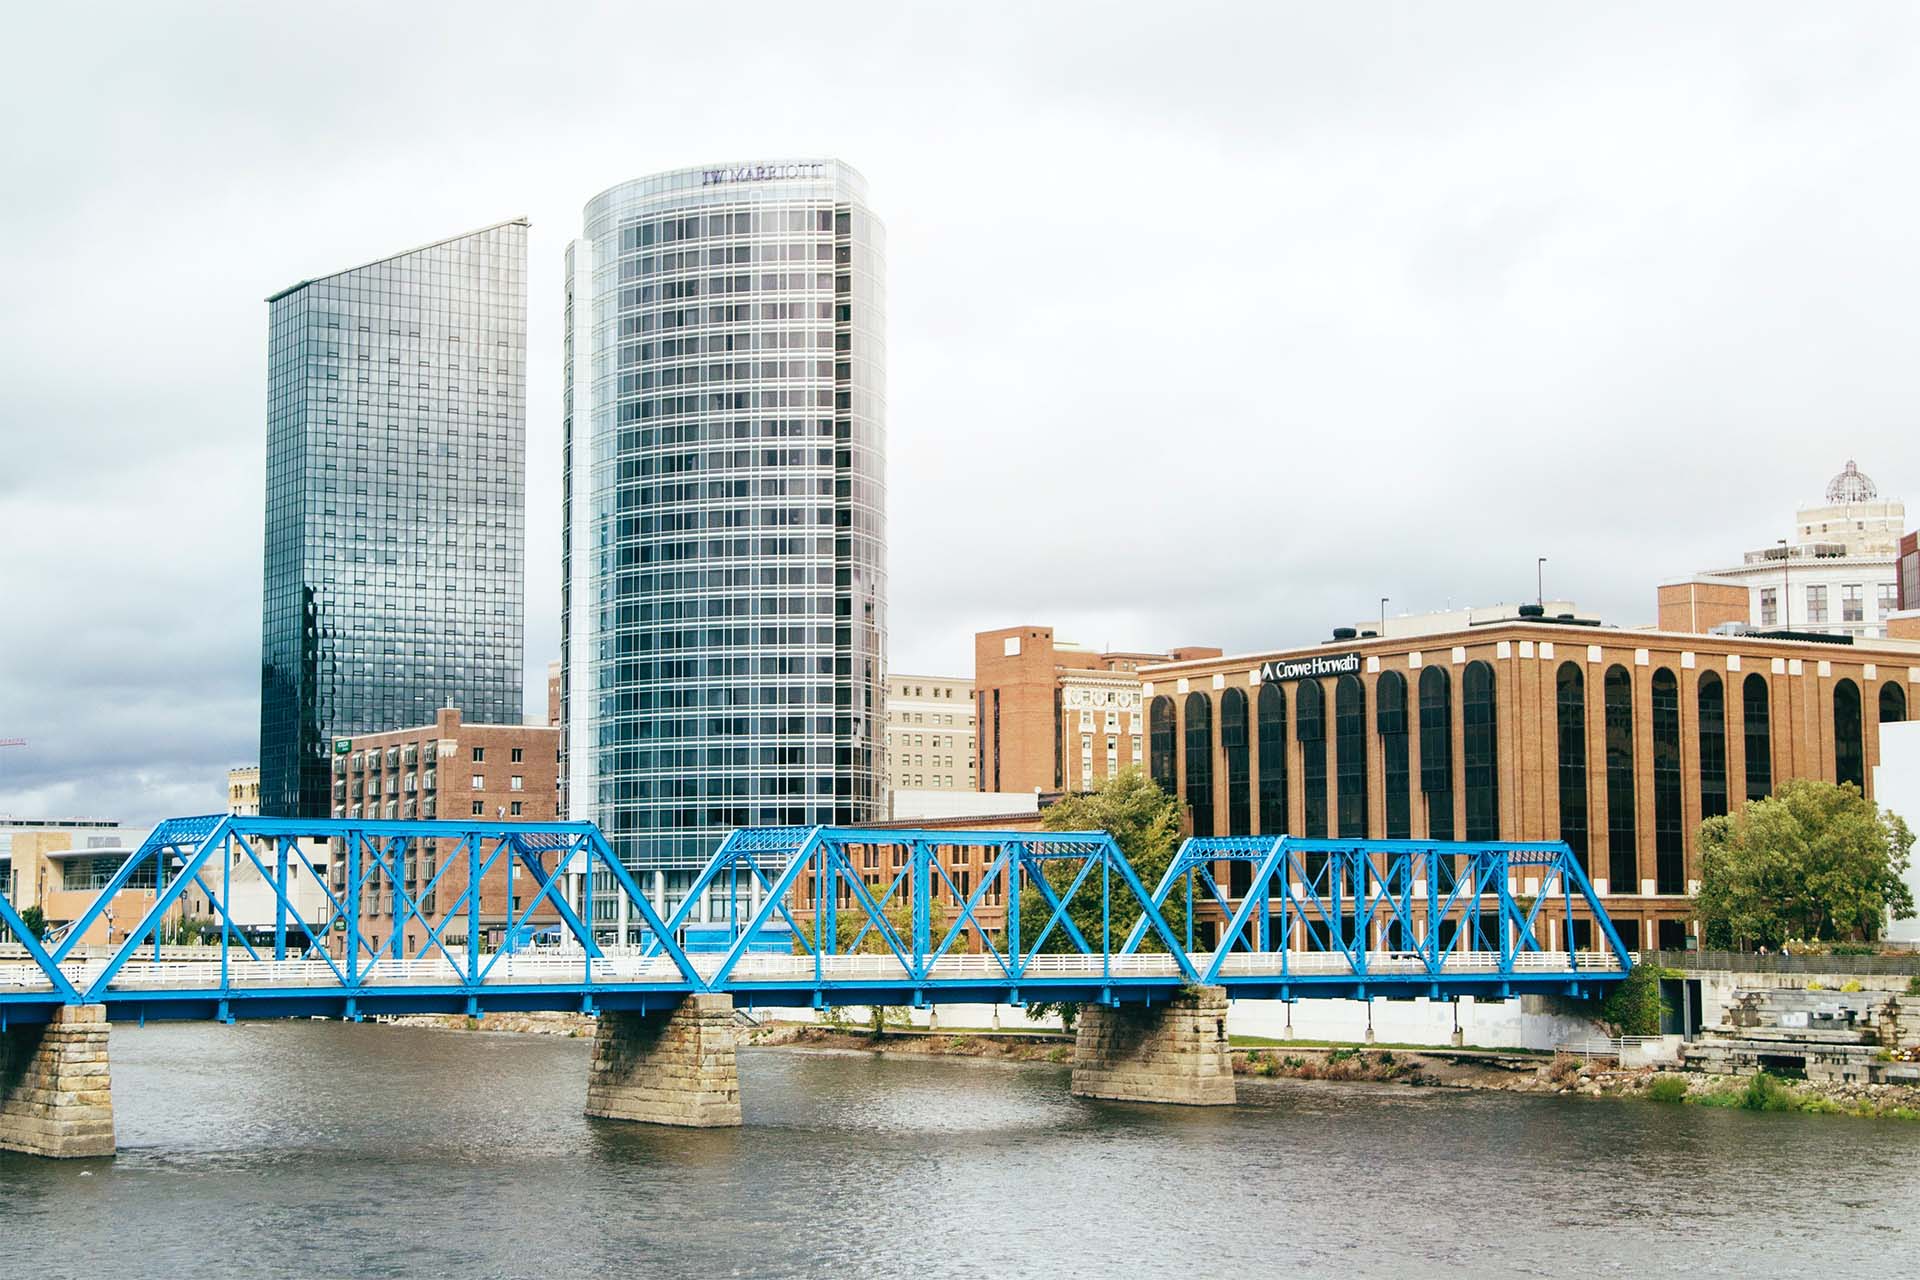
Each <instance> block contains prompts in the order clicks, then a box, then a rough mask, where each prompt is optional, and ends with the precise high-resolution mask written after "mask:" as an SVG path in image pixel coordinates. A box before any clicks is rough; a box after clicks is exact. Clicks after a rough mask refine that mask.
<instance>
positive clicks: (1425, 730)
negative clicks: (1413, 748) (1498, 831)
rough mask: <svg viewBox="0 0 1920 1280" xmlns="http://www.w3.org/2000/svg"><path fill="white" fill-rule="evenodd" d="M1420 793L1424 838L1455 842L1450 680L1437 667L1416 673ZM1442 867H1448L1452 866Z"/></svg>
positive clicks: (1451, 688) (1445, 864) (1451, 686)
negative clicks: (1423, 805) (1423, 802)
mask: <svg viewBox="0 0 1920 1280" xmlns="http://www.w3.org/2000/svg"><path fill="white" fill-rule="evenodd" d="M1420 794H1421V795H1422V796H1423V797H1425V799H1426V805H1427V835H1428V836H1429V837H1430V838H1431V839H1434V840H1452V839H1455V838H1456V831H1457V828H1456V827H1455V825H1454V811H1453V681H1452V679H1451V678H1450V677H1449V676H1448V675H1447V673H1446V672H1445V671H1444V670H1442V669H1441V668H1439V667H1428V668H1427V669H1426V670H1424V671H1422V672H1421V673H1420ZM1442 865H1443V866H1447V867H1449V868H1450V867H1451V865H1452V864H1451V863H1450V862H1449V863H1443V864H1442ZM1450 883H1451V882H1449V884H1450Z"/></svg>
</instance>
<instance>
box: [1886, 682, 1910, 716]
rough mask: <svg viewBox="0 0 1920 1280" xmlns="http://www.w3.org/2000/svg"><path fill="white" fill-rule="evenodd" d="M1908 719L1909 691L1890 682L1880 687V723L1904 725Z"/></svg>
mask: <svg viewBox="0 0 1920 1280" xmlns="http://www.w3.org/2000/svg"><path fill="white" fill-rule="evenodd" d="M1906 718H1907V691H1906V690H1905V689H1902V688H1901V687H1900V686H1899V685H1897V684H1895V683H1894V682H1893V681H1891V680H1889V681H1887V682H1886V683H1885V684H1883V685H1881V686H1880V723H1881V724H1902V723H1905V721H1906Z"/></svg>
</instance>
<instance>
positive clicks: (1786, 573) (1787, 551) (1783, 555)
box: [1774, 538, 1793, 631]
mask: <svg viewBox="0 0 1920 1280" xmlns="http://www.w3.org/2000/svg"><path fill="white" fill-rule="evenodd" d="M1774 541H1775V542H1777V543H1779V544H1780V603H1781V604H1782V605H1783V606H1784V607H1785V608H1786V611H1787V612H1786V624H1785V625H1784V626H1782V627H1781V630H1782V631H1791V630H1793V582H1792V580H1791V570H1792V568H1793V548H1792V547H1790V546H1788V545H1787V540H1786V539H1785V538H1775V539H1774Z"/></svg>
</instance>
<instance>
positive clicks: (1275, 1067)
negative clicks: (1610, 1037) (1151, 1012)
mask: <svg viewBox="0 0 1920 1280" xmlns="http://www.w3.org/2000/svg"><path fill="white" fill-rule="evenodd" d="M390 1023H391V1024H392V1025H396V1026H415V1027H432V1028H436V1029H439V1030H446V1031H489V1032H498V1033H503V1034H517V1035H542V1036H562V1037H567V1038H572V1039H578V1038H581V1037H586V1036H591V1035H592V1034H593V1029H594V1020H593V1019H592V1018H591V1017H589V1016H587V1015H585V1014H578V1013H517V1014H491V1015H489V1016H488V1017H487V1018H486V1019H485V1020H484V1021H479V1020H475V1019H472V1018H465V1017H460V1016H457V1015H446V1016H441V1015H426V1014H422V1015H416V1016H408V1017H401V1018H394V1019H391V1020H390ZM740 1043H741V1046H742V1047H743V1048H751V1049H776V1050H788V1051H791V1052H800V1053H806V1052H816V1053H825V1052H831V1053H868V1054H876V1055H882V1056H887V1057H898V1058H966V1059H972V1060H976V1061H981V1062H999V1063H1009V1064H1023V1063H1036V1064H1050V1065H1055V1066H1065V1065H1067V1064H1069V1063H1071V1062H1072V1061H1073V1037H1072V1036H1070V1035H1063V1034H1060V1033H1058V1032H1047V1031H984V1030H954V1031H938V1032H925V1031H916V1030H898V1029H896V1030H889V1031H888V1032H886V1033H885V1034H884V1035H880V1036H875V1035H873V1034H872V1033H871V1032H870V1031H868V1030H866V1029H865V1028H858V1027H833V1026H826V1025H822V1024H819V1023H805V1022H766V1023H762V1024H760V1025H758V1026H754V1027H744V1028H742V1031H741V1040H740ZM1232 1054H1233V1070H1234V1074H1235V1075H1236V1076H1242V1077H1246V1078H1249V1079H1256V1080H1327V1081H1334V1082H1354V1083H1373V1084H1399V1085H1405V1086H1407V1087H1409V1088H1428V1089H1474V1090H1481V1091H1490V1092H1499V1093H1526V1094H1560V1095H1568V1096H1578V1097H1588V1098H1640V1099H1645V1100H1648V1101H1653V1102H1661V1103H1668V1104H1677V1105H1688V1106H1700V1107H1720V1108H1738V1109H1742V1110H1748V1111H1801V1112H1808V1113H1812V1114H1820V1115H1849V1116H1862V1117H1870V1118H1881V1119H1899V1120H1920V1087H1915V1086H1912V1085H1889V1084H1817V1085H1816V1084H1808V1083H1806V1082H1804V1081H1794V1082H1788V1081H1784V1080H1779V1079H1777V1078H1775V1077H1773V1076H1723V1075H1707V1074H1702V1073H1699V1072H1688V1071H1662V1070H1658V1069H1651V1068H1643V1069H1637V1070H1622V1069H1620V1068H1619V1067H1616V1066H1613V1065H1612V1064H1611V1063H1607V1062H1605V1061H1604V1060H1602V1061H1597V1062H1589V1061H1585V1060H1583V1059H1581V1058H1577V1057H1573V1056H1570V1055H1568V1054H1549V1053H1538V1052H1532V1051H1527V1050H1515V1049H1443V1048H1422V1047H1418V1046H1406V1045H1393V1046H1380V1045H1372V1046H1369V1045H1335V1044H1301V1043H1283V1044H1241V1045H1236V1046H1234V1048H1233V1050H1232ZM1756 1081H1759V1082H1760V1083H1755V1082H1756Z"/></svg>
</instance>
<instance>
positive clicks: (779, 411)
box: [561, 160, 887, 906]
mask: <svg viewBox="0 0 1920 1280" xmlns="http://www.w3.org/2000/svg"><path fill="white" fill-rule="evenodd" d="M884 279H885V260H884V232H883V230H882V227H881V225H880V222H879V221H878V219H876V218H875V217H874V216H873V214H872V213H871V212H870V211H869V210H868V208H867V204H866V183H865V181H864V179H862V178H861V177H860V175H859V174H858V173H857V172H855V171H854V170H853V169H852V168H850V167H848V166H847V165H844V164H842V163H840V162H838V161H833V160H798V161H782V162H779V163H770V164H758V165H733V166H724V167H716V168H701V169H681V170H676V171H674V172H671V173H663V174H658V175H655V176H653V177H648V178H642V179H638V180H636V181H632V182H626V183H622V184H621V185H619V186H616V187H613V188H611V189H609V190H607V191H605V192H603V193H601V194H600V195H599V196H597V197H595V198H594V199H593V200H592V201H591V202H589V204H588V205H587V207H586V213H585V227H584V235H583V236H582V238H581V239H579V240H576V241H574V242H573V243H572V244H571V245H569V246H568V250H567V274H566V280H567V293H566V314H565V326H564V340H565V351H564V370H563V373H564V388H565V403H564V411H563V421H562V427H563V433H564V440H565V450H566V458H565V470H564V473H563V494H562V498H563V503H564V528H563V540H562V549H561V552H562V562H563V566H562V567H563V571H562V601H561V607H562V634H561V660H562V665H563V669H564V674H563V679H562V716H563V721H564V724H565V727H566V731H565V734H564V740H565V744H566V745H565V753H566V764H565V773H566V778H567V807H568V812H569V814H570V816H572V817H574V818H592V819H594V820H595V821H597V822H599V823H600V825H601V827H602V829H603V830H604V831H605V832H606V835H607V837H608V839H609V840H610V841H611V842H612V844H613V847H614V849H615V850H616V851H617V852H618V853H619V855H620V856H621V858H622V859H623V860H624V861H626V862H628V863H629V864H630V865H633V866H636V867H643V868H651V869H654V870H658V871H661V872H662V873H663V875H662V878H661V880H660V881H658V882H657V884H658V887H659V890H660V891H661V893H662V896H663V898H664V900H665V902H666V905H668V906H672V905H673V903H674V900H675V896H676V891H677V890H679V889H680V888H681V887H682V886H683V885H684V884H685V883H686V882H687V881H689V880H690V879H691V876H692V872H693V870H694V869H695V868H698V867H699V866H700V865H702V864H703V863H704V862H705V861H706V859H707V858H708V857H709V856H710V855H711V854H712V852H713V850H714V848H715V847H716V846H717V844H718V842H719V840H720V839H721V837H722V836H723V835H724V834H725V833H726V832H727V831H728V830H730V829H731V828H733V827H735V826H744V825H776V824H807V825H810V824H815V823H823V824H824V823H849V822H861V821H866V820H869V819H872V818H874V817H877V816H879V815H880V814H881V813H883V812H884V804H883V799H884V797H883V795H882V791H883V788H884V786H885V771H884V764H883V761H882V758H881V745H880V744H881V719H882V701H883V697H884V684H883V681H884V679H885V669H886V600H887V590H886V492H885V470H886V451H885V436H886V383H885V365H886V349H885V318H886V317H885V303H884V298H885V285H884Z"/></svg>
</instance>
